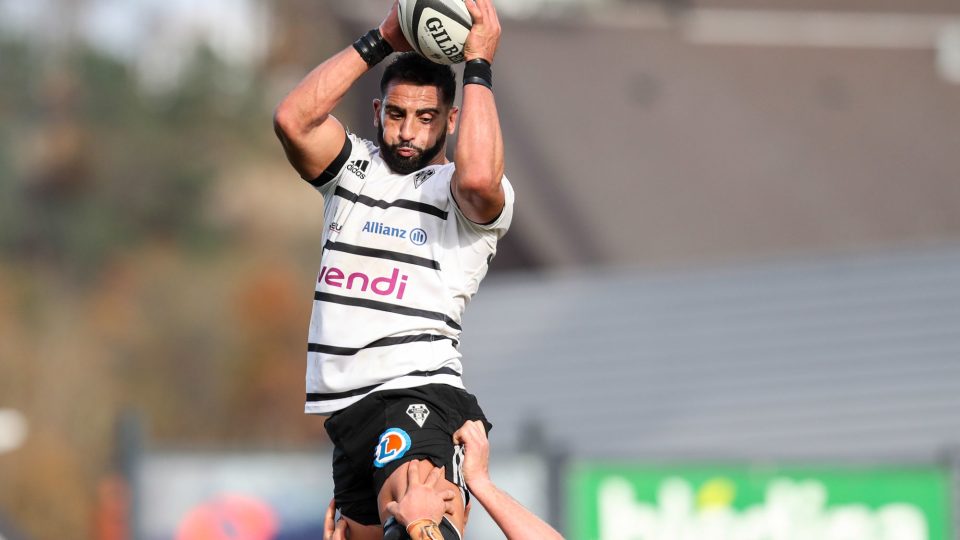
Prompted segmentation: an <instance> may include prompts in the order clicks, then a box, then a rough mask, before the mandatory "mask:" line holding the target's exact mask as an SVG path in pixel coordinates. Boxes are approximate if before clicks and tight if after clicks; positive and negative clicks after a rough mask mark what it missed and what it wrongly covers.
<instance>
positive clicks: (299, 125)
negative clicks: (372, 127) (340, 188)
mask: <svg viewBox="0 0 960 540" xmlns="http://www.w3.org/2000/svg"><path fill="white" fill-rule="evenodd" d="M406 50H410V45H409V44H408V43H407V42H406V39H404V37H403V34H402V32H401V31H400V25H399V23H398V21H397V3H396V2H394V3H393V6H392V7H391V9H390V12H389V14H388V15H387V17H386V19H384V20H383V22H382V23H380V26H379V27H378V28H376V29H374V30H371V31H370V32H368V33H367V34H366V35H364V36H363V37H361V38H360V39H358V40H357V42H356V43H354V45H353V46H350V47H347V48H345V49H343V50H342V51H340V52H339V53H337V54H335V55H334V56H332V57H331V58H329V59H327V60H326V61H325V62H323V63H322V64H320V65H319V66H317V67H316V68H314V69H313V71H311V72H310V73H309V74H308V75H307V76H306V77H305V78H304V79H303V80H302V81H300V84H298V85H297V86H296V88H294V89H293V90H292V91H291V92H290V93H289V94H288V95H287V97H285V98H284V99H283V101H281V102H280V104H279V105H278V106H277V108H276V111H275V112H274V115H273V125H274V130H275V131H276V133H277V137H279V139H280V143H281V144H282V145H283V149H284V152H286V154H287V159H288V160H289V161H290V164H291V165H293V168H294V169H296V170H297V172H299V173H300V176H302V177H303V178H304V179H306V180H313V179H315V178H317V176H319V175H320V173H322V172H323V171H324V170H325V169H326V168H327V166H328V165H330V163H331V162H333V160H334V159H335V158H336V157H337V155H338V154H339V153H340V150H341V149H342V148H343V145H344V137H345V136H346V134H345V131H344V128H343V125H342V124H340V122H339V121H337V119H336V118H334V117H333V116H331V115H330V113H331V111H333V108H334V107H335V106H336V105H337V103H339V102H340V100H341V99H343V96H344V94H346V93H347V90H349V89H350V87H351V86H353V83H354V82H356V81H357V79H359V78H360V76H361V75H363V74H364V73H366V72H367V70H368V69H370V68H371V67H373V66H374V65H376V64H377V63H378V62H380V61H381V60H383V58H384V57H386V56H387V55H389V54H390V53H391V52H393V51H406Z"/></svg>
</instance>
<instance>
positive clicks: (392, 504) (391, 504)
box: [383, 501, 399, 517]
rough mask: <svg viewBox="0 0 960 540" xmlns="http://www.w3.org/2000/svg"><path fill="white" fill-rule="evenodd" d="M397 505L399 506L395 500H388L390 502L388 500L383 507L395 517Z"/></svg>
mask: <svg viewBox="0 0 960 540" xmlns="http://www.w3.org/2000/svg"><path fill="white" fill-rule="evenodd" d="M397 506H399V504H398V503H397V501H390V502H388V503H387V505H386V506H384V507H383V508H384V510H386V511H387V512H389V513H390V515H391V516H394V517H396V515H397Z"/></svg>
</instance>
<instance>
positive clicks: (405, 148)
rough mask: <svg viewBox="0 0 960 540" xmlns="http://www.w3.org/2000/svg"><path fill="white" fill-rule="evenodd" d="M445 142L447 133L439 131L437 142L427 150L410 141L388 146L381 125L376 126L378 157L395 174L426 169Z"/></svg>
mask: <svg viewBox="0 0 960 540" xmlns="http://www.w3.org/2000/svg"><path fill="white" fill-rule="evenodd" d="M446 142H447V132H446V131H441V132H440V136H439V137H438V138H437V141H436V142H435V143H434V144H433V146H430V147H428V148H420V147H418V146H416V145H415V144H414V143H413V142H411V141H401V142H398V143H397V144H388V143H387V141H385V140H384V138H383V123H380V125H378V126H377V144H378V145H380V157H381V158H383V161H384V162H386V164H387V166H388V167H390V170H391V171H393V172H395V173H397V174H410V173H414V172H416V171H419V170H420V169H422V168H424V167H426V166H427V165H429V164H430V162H431V161H433V159H434V158H435V157H437V154H439V153H440V150H442V149H443V146H444V144H446Z"/></svg>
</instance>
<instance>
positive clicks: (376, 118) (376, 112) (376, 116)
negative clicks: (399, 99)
mask: <svg viewBox="0 0 960 540" xmlns="http://www.w3.org/2000/svg"><path fill="white" fill-rule="evenodd" d="M382 105H383V102H382V101H380V100H379V99H375V100H373V127H380V107H381V106H382Z"/></svg>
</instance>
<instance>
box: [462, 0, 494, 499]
mask: <svg viewBox="0 0 960 540" xmlns="http://www.w3.org/2000/svg"><path fill="white" fill-rule="evenodd" d="M468 1H469V0H468ZM453 442H454V444H462V445H463V446H464V448H463V469H462V472H463V478H464V480H466V481H467V487H469V488H470V490H471V491H474V490H476V489H477V488H478V487H483V486H484V485H485V484H488V483H489V482H490V472H489V471H488V466H489V464H490V442H489V441H488V440H487V430H486V429H485V428H484V427H483V422H480V421H479V420H467V422H466V423H464V424H463V426H462V427H461V428H460V429H458V430H457V431H456V433H454V434H453Z"/></svg>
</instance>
